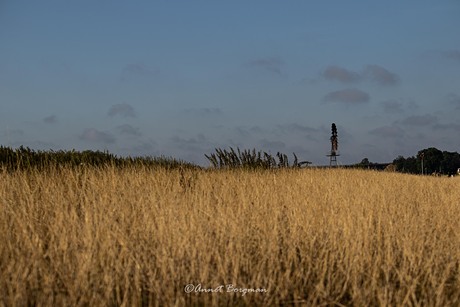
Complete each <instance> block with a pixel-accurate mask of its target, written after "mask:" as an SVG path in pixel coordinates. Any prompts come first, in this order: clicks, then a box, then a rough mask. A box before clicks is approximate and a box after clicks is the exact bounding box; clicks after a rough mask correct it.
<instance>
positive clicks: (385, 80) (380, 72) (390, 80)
mask: <svg viewBox="0 0 460 307" xmlns="http://www.w3.org/2000/svg"><path fill="white" fill-rule="evenodd" d="M363 74H364V76H367V77H368V78H369V79H370V80H372V81H374V82H376V83H378V84H380V85H397V84H399V82H400V78H399V76H398V75H397V74H395V73H393V72H390V71H389V70H387V69H386V68H384V67H382V66H379V65H367V66H366V67H365V69H364V72H363Z"/></svg>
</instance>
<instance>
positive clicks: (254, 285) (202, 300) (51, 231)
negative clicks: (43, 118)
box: [0, 167, 460, 306]
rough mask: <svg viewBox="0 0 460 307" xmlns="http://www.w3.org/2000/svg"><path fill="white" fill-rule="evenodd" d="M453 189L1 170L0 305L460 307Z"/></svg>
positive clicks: (292, 174) (344, 176)
mask: <svg viewBox="0 0 460 307" xmlns="http://www.w3.org/2000/svg"><path fill="white" fill-rule="evenodd" d="M458 179H459V178H454V179H451V178H434V177H419V176H411V175H402V174H395V173H383V172H373V171H359V170H342V169H321V170H320V169H290V170H265V171H243V170H223V171H206V170H190V169H188V170H187V169H185V170H181V169H177V170H169V171H167V170H163V169H157V170H155V171H152V170H151V169H150V170H149V169H148V168H142V167H127V168H121V169H120V168H115V167H105V168H90V167H88V168H85V167H83V168H80V169H78V168H77V169H76V168H73V169H72V168H54V169H51V170H49V171H47V172H38V171H24V172H20V171H18V172H13V173H8V172H6V171H4V172H2V173H0V182H1V184H0V242H2V243H1V244H0V305H6V306H14V305H61V306H64V305H65V306H69V305H81V306H83V305H85V306H98V305H126V306H132V305H145V306H147V305H162V306H172V305H177V306H183V305H193V304H203V305H225V304H229V305H235V304H240V305H251V306H252V305H264V306H267V305H279V304H284V303H286V304H291V305H302V304H304V305H308V306H313V305H324V304H331V305H333V304H336V305H339V304H342V305H355V306H370V305H429V306H449V305H450V306H453V305H459V304H460V275H459V260H460V237H459V234H460V232H459V230H460V229H459V228H460V226H459V225H460V223H459V219H460V189H459V188H460V181H459V180H458ZM189 284H192V285H194V286H195V287H194V288H193V291H192V293H186V292H185V291H184V288H185V287H186V285H189ZM229 285H233V286H234V287H235V288H238V289H242V290H241V291H243V290H244V289H265V290H266V291H267V292H264V291H262V292H256V293H246V294H244V293H242V292H236V293H233V292H227V290H228V288H227V287H229ZM219 286H223V287H222V291H219ZM200 288H201V289H205V290H206V289H213V290H216V289H217V291H214V292H200ZM243 294H244V295H243Z"/></svg>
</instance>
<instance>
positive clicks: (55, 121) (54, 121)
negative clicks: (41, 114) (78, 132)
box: [43, 115, 58, 124]
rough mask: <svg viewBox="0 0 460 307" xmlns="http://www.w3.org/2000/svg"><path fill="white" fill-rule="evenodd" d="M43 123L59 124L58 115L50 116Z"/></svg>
mask: <svg viewBox="0 0 460 307" xmlns="http://www.w3.org/2000/svg"><path fill="white" fill-rule="evenodd" d="M43 122H44V123H46V124H55V123H57V122H58V118H57V116H56V115H50V116H47V117H45V118H43Z"/></svg>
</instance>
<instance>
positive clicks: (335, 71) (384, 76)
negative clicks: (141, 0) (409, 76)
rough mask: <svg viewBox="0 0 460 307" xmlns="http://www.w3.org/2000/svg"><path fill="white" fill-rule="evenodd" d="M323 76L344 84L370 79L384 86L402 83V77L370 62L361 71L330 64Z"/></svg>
mask: <svg viewBox="0 0 460 307" xmlns="http://www.w3.org/2000/svg"><path fill="white" fill-rule="evenodd" d="M321 76H322V77H323V78H324V79H326V80H328V81H338V82H341V83H344V84H350V83H356V82H360V81H370V82H374V83H377V84H379V85H383V86H392V85H397V84H399V83H400V77H399V76H398V75H397V74H396V73H394V72H391V71H389V70H388V69H386V68H385V67H382V66H380V65H375V64H369V65H366V66H365V67H364V69H363V70H362V71H361V72H355V71H352V70H349V69H346V68H343V67H341V66H337V65H331V66H328V67H327V68H326V69H325V70H324V71H323V72H322V73H321Z"/></svg>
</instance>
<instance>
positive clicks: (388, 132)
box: [369, 126, 405, 138]
mask: <svg viewBox="0 0 460 307" xmlns="http://www.w3.org/2000/svg"><path fill="white" fill-rule="evenodd" d="M369 133H370V134H372V135H375V136H379V137H384V138H401V137H403V136H404V134H405V132H404V130H403V129H402V128H400V127H398V126H382V127H378V128H375V129H372V130H371V131H369Z"/></svg>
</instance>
